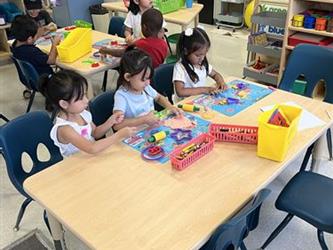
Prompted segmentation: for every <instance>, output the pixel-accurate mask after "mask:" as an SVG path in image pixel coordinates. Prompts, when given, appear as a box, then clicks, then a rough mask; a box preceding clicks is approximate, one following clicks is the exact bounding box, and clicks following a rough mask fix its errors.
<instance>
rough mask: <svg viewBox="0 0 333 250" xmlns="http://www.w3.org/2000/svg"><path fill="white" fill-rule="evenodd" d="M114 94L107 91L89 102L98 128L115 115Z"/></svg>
mask: <svg viewBox="0 0 333 250" xmlns="http://www.w3.org/2000/svg"><path fill="white" fill-rule="evenodd" d="M113 104H114V92H113V91H107V92H104V93H102V94H100V95H98V96H96V97H95V98H94V99H92V100H91V101H90V102H89V110H90V112H91V115H92V119H93V122H94V123H95V125H96V126H99V125H102V124H103V123H104V122H106V121H107V119H109V117H110V116H111V115H112V113H113Z"/></svg>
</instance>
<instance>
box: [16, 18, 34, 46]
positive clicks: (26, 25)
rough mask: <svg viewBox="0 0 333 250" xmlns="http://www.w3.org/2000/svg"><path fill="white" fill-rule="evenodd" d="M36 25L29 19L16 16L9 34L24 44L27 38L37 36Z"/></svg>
mask: <svg viewBox="0 0 333 250" xmlns="http://www.w3.org/2000/svg"><path fill="white" fill-rule="evenodd" d="M37 30H38V24H37V23H36V22H35V20H33V19H32V18H31V17H28V16H25V15H19V16H16V17H15V19H14V21H13V23H12V27H11V32H12V34H13V36H14V37H15V39H16V40H18V41H20V42H25V41H26V40H27V39H28V38H29V37H34V36H35V35H36V34H37Z"/></svg>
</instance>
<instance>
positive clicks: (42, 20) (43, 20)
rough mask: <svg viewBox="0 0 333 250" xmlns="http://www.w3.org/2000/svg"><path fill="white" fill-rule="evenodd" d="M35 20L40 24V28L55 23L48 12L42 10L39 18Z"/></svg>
mask: <svg viewBox="0 0 333 250" xmlns="http://www.w3.org/2000/svg"><path fill="white" fill-rule="evenodd" d="M33 19H34V20H35V21H36V22H37V23H38V26H39V27H43V26H45V25H48V24H49V23H52V22H53V20H52V18H51V17H50V14H49V13H48V12H47V11H46V10H40V11H39V14H38V16H36V17H35V18H33Z"/></svg>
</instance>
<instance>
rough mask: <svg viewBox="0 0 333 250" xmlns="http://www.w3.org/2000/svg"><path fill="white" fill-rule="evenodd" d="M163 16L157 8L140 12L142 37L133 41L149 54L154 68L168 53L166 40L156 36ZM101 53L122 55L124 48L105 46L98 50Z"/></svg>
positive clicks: (160, 27)
mask: <svg viewBox="0 0 333 250" xmlns="http://www.w3.org/2000/svg"><path fill="white" fill-rule="evenodd" d="M162 24H163V16H162V13H161V12H160V11H159V10H156V9H148V10H146V11H145V12H144V13H143V14H142V19H141V29H142V34H143V35H144V38H140V39H139V40H136V41H135V42H134V46H135V47H137V48H139V49H142V50H143V51H145V52H146V53H147V54H149V55H150V57H151V59H152V61H153V67H154V68H156V67H158V66H159V65H160V64H162V63H163V62H164V60H165V58H166V56H167V54H168V45H167V43H166V41H165V40H164V39H162V38H159V37H158V34H159V33H160V31H161V29H162ZM99 51H100V53H102V54H111V55H113V56H122V55H123V54H124V53H125V49H124V48H114V49H113V48H107V47H103V48H101V49H100V50H99Z"/></svg>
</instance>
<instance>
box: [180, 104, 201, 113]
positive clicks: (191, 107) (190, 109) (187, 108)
mask: <svg viewBox="0 0 333 250" xmlns="http://www.w3.org/2000/svg"><path fill="white" fill-rule="evenodd" d="M178 108H181V109H182V110H184V111H188V112H196V111H199V110H200V108H199V107H197V106H195V105H192V104H186V103H185V104H178Z"/></svg>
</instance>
